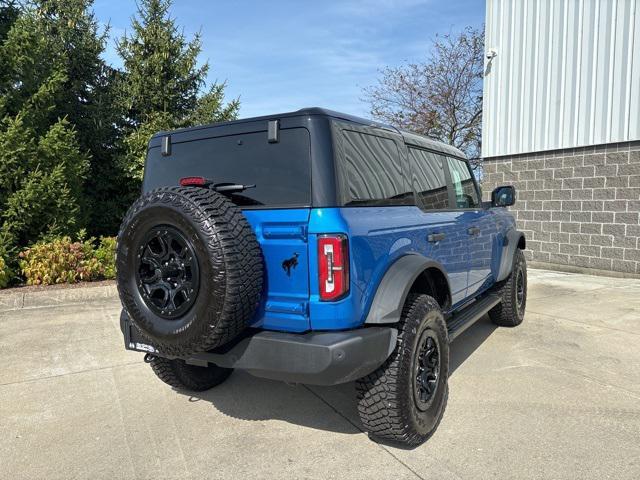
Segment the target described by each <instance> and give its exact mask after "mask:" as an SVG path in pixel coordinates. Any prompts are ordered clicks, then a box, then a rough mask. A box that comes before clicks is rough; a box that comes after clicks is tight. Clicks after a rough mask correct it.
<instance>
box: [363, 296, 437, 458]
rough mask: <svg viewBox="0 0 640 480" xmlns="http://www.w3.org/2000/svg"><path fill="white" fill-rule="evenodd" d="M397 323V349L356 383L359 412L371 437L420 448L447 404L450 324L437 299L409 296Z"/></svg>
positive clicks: (435, 426) (435, 425)
mask: <svg viewBox="0 0 640 480" xmlns="http://www.w3.org/2000/svg"><path fill="white" fill-rule="evenodd" d="M398 327H399V331H398V346H397V347H396V349H395V350H394V352H393V353H392V354H391V356H390V357H389V358H388V359H387V361H386V362H385V363H384V364H383V365H382V366H381V367H380V368H378V370H376V371H375V372H373V373H371V374H369V375H367V376H366V377H364V378H361V379H360V380H358V382H357V389H358V412H359V414H360V419H361V421H362V424H363V426H364V427H365V429H366V430H367V431H368V432H369V433H370V434H371V435H372V436H374V437H379V438H383V439H386V440H390V441H392V442H397V443H401V444H403V445H407V446H416V445H419V444H421V443H423V442H424V441H426V440H427V439H428V438H429V437H430V436H431V435H432V434H433V432H434V431H435V430H436V428H437V427H438V424H439V423H440V420H441V419H442V416H443V414H444V410H445V406H446V404H447V397H448V394H449V392H448V383H447V381H448V376H449V341H448V336H447V326H446V323H445V320H444V317H443V315H442V311H441V310H440V306H439V305H438V302H436V300H435V299H433V298H432V297H430V296H428V295H410V296H409V298H408V299H407V302H406V304H405V308H404V311H403V313H402V319H401V321H400V324H399V325H398Z"/></svg>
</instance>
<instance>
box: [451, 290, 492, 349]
mask: <svg viewBox="0 0 640 480" xmlns="http://www.w3.org/2000/svg"><path fill="white" fill-rule="evenodd" d="M498 303H500V297H499V296H497V295H494V294H489V295H487V296H486V297H484V298H482V299H481V300H476V301H475V302H473V303H472V304H471V305H469V306H468V307H465V308H464V309H462V310H460V311H459V312H457V313H455V314H454V315H453V316H452V317H451V318H450V319H449V321H448V322H447V329H448V330H449V342H452V341H453V340H454V339H455V338H456V337H458V336H459V335H460V334H461V333H462V332H464V331H465V330H466V329H467V328H469V327H470V326H471V325H473V324H474V323H476V322H477V321H478V320H480V319H481V318H482V317H483V316H484V314H486V313H487V312H488V311H489V310H491V309H492V308H493V307H495V306H496V305H497V304H498Z"/></svg>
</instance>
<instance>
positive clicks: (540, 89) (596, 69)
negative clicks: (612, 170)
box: [482, 0, 640, 157]
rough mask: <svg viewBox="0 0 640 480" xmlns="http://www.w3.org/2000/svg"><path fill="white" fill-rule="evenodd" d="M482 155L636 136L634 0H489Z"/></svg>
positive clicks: (639, 5) (638, 94)
mask: <svg viewBox="0 0 640 480" xmlns="http://www.w3.org/2000/svg"><path fill="white" fill-rule="evenodd" d="M485 48H486V51H487V53H488V54H489V52H491V51H493V52H495V57H493V58H492V59H491V60H486V66H487V70H488V71H487V72H486V77H485V84H484V116H483V135H482V147H483V148H482V150H483V151H482V154H483V156H484V157H495V156H499V155H511V154H517V153H525V152H539V151H545V150H554V149H559V148H567V147H577V146H585V145H598V144H605V143H613V142H624V141H629V140H639V139H640V108H639V106H640V0H487V18H486V40H485Z"/></svg>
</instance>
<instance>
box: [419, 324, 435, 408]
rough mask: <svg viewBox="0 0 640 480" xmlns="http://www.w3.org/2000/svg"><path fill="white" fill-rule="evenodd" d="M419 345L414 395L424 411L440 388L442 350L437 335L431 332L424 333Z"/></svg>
mask: <svg viewBox="0 0 640 480" xmlns="http://www.w3.org/2000/svg"><path fill="white" fill-rule="evenodd" d="M418 345H419V347H418V352H417V355H416V360H415V378H414V385H413V394H414V396H415V401H416V406H417V407H418V409H420V410H423V411H424V410H426V409H427V408H429V406H430V405H431V400H432V399H433V396H434V394H435V392H436V389H437V388H438V379H439V378H440V349H439V348H438V339H437V337H436V334H435V332H433V331H431V330H425V331H424V332H422V335H421V337H420V341H419V343H418Z"/></svg>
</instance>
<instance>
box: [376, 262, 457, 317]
mask: <svg viewBox="0 0 640 480" xmlns="http://www.w3.org/2000/svg"><path fill="white" fill-rule="evenodd" d="M431 267H434V268H437V269H438V270H440V272H442V274H443V275H444V277H445V278H446V279H447V288H448V289H449V292H448V293H450V292H451V287H450V285H449V277H448V276H447V274H446V273H445V270H444V268H443V266H442V265H441V264H439V263H438V262H436V261H434V260H430V259H428V258H426V257H423V256H421V255H416V254H411V255H405V256H403V257H400V258H399V259H398V260H396V262H395V263H394V264H393V265H391V267H389V269H388V270H387V272H386V273H385V275H384V277H383V278H382V280H381V282H380V285H378V289H377V290H376V294H375V296H374V298H373V302H372V303H371V308H369V313H368V314H367V318H366V320H365V323H366V324H391V323H397V322H399V321H400V316H401V315H402V309H403V308H404V303H405V301H406V299H407V295H408V294H409V290H410V289H411V286H412V285H413V282H414V281H415V280H416V279H417V278H418V276H419V275H420V274H421V273H422V272H424V271H425V270H426V269H427V268H431Z"/></svg>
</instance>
